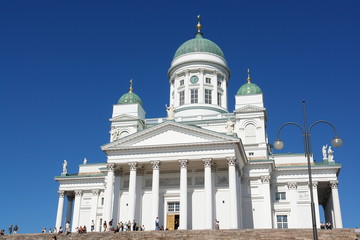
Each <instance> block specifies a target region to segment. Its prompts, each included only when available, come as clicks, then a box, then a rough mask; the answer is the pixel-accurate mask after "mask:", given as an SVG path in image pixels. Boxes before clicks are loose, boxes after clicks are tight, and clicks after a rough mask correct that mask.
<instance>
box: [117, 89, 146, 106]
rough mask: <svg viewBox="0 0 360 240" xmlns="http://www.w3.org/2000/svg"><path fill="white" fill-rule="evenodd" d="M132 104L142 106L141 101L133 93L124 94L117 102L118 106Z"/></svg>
mask: <svg viewBox="0 0 360 240" xmlns="http://www.w3.org/2000/svg"><path fill="white" fill-rule="evenodd" d="M132 103H138V104H140V105H141V106H142V101H141V99H140V97H139V96H138V95H136V94H135V93H133V92H128V93H125V94H124V95H122V96H121V98H120V99H119V101H118V104H132Z"/></svg>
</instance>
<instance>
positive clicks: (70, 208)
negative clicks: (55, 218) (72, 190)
mask: <svg viewBox="0 0 360 240" xmlns="http://www.w3.org/2000/svg"><path fill="white" fill-rule="evenodd" d="M73 201H74V196H73V195H69V194H68V195H67V210H66V219H65V220H66V221H65V222H69V223H70V224H72V214H73Z"/></svg>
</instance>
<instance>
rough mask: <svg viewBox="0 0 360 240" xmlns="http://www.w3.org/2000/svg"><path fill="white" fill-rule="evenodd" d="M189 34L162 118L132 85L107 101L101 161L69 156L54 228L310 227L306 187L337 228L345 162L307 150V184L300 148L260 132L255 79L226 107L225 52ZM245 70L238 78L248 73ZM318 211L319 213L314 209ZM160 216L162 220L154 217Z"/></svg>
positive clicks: (322, 217) (262, 114)
mask: <svg viewBox="0 0 360 240" xmlns="http://www.w3.org/2000/svg"><path fill="white" fill-rule="evenodd" d="M196 27H197V33H196V34H195V37H194V38H192V39H190V40H188V41H186V42H184V43H183V44H182V45H181V46H180V47H179V48H178V49H177V50H176V52H175V54H174V57H173V60H172V62H171V64H170V68H169V70H168V78H169V84H170V88H169V89H170V91H169V103H168V105H167V117H166V118H162V117H161V118H152V119H147V118H146V116H145V110H144V109H143V106H142V101H141V98H140V97H139V96H138V95H136V94H135V90H136V89H135V90H134V89H133V85H132V81H130V89H129V91H128V92H127V93H125V94H124V95H122V96H121V97H120V99H119V100H118V102H117V103H116V104H114V105H113V112H112V116H111V118H110V122H111V126H110V129H109V133H110V136H109V138H110V139H109V142H108V143H107V144H105V145H103V146H101V149H102V151H103V152H104V153H105V154H106V157H107V160H106V162H101V163H95V164H90V163H87V161H86V159H84V162H83V164H81V165H80V166H79V171H78V173H76V174H69V173H68V172H67V162H66V161H64V163H63V171H62V173H61V174H60V175H59V176H56V177H55V180H56V181H57V182H58V183H59V189H58V193H59V200H58V208H57V216H56V227H57V229H59V227H60V226H62V227H64V225H65V224H64V223H65V222H69V223H70V224H71V230H72V231H76V228H77V227H78V226H84V225H85V226H87V227H88V229H90V226H91V225H92V222H93V225H94V228H95V231H104V229H103V223H104V222H105V221H106V222H107V223H109V221H111V220H113V221H112V222H113V226H115V225H116V224H117V223H118V222H120V221H122V222H128V221H131V222H133V221H135V222H136V223H138V224H139V225H141V226H142V225H144V227H145V229H146V230H155V229H156V228H157V226H156V221H158V222H159V226H163V227H164V229H168V230H175V229H213V228H215V227H219V228H220V229H239V228H249V229H254V228H311V227H312V224H311V219H312V216H311V210H310V208H311V206H310V188H312V189H313V193H314V202H315V213H316V223H317V226H320V221H321V222H323V221H324V222H331V223H332V225H333V227H335V228H342V217H341V209H340V201H339V193H338V174H339V171H340V169H341V165H340V164H337V163H336V162H335V161H334V160H333V159H332V158H331V159H328V158H326V157H324V159H323V160H322V161H320V162H315V161H314V159H313V157H311V159H310V161H311V168H312V180H313V181H312V186H309V185H310V184H309V175H308V169H307V159H306V157H305V155H304V153H302V154H290V153H289V154H288V153H286V154H274V153H272V145H271V144H270V143H269V142H268V136H267V133H266V122H267V120H268V119H267V113H266V108H265V104H264V98H263V92H262V90H261V88H260V87H259V86H258V85H257V84H255V83H254V81H253V80H252V79H251V76H250V71H249V70H248V76H247V81H244V84H243V85H242V86H239V90H238V91H237V94H236V96H235V99H230V101H234V100H235V109H230V110H229V109H228V107H227V106H228V96H227V86H228V81H229V78H230V70H229V68H228V65H227V62H226V59H225V55H224V53H223V51H222V50H221V48H220V47H219V46H218V45H217V44H215V43H214V42H213V41H211V40H209V39H206V38H204V36H203V33H202V32H201V23H200V18H199V17H198V24H197V26H196ZM245 79H246V77H245V76H244V80H245ZM320 213H321V214H320ZM157 219H158V220H157Z"/></svg>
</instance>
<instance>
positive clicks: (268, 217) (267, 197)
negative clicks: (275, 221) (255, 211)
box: [261, 176, 272, 228]
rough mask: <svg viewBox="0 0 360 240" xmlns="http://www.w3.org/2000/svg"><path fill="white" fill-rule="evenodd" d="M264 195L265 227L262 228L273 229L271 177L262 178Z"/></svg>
mask: <svg viewBox="0 0 360 240" xmlns="http://www.w3.org/2000/svg"><path fill="white" fill-rule="evenodd" d="M261 182H262V184H263V186H262V189H263V195H264V211H263V213H262V215H263V218H264V219H265V220H264V221H263V223H264V225H263V226H262V228H272V211H271V193H270V176H261Z"/></svg>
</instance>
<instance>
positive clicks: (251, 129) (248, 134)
mask: <svg viewBox="0 0 360 240" xmlns="http://www.w3.org/2000/svg"><path fill="white" fill-rule="evenodd" d="M253 143H256V127H255V125H254V124H248V125H246V127H245V144H253Z"/></svg>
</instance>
